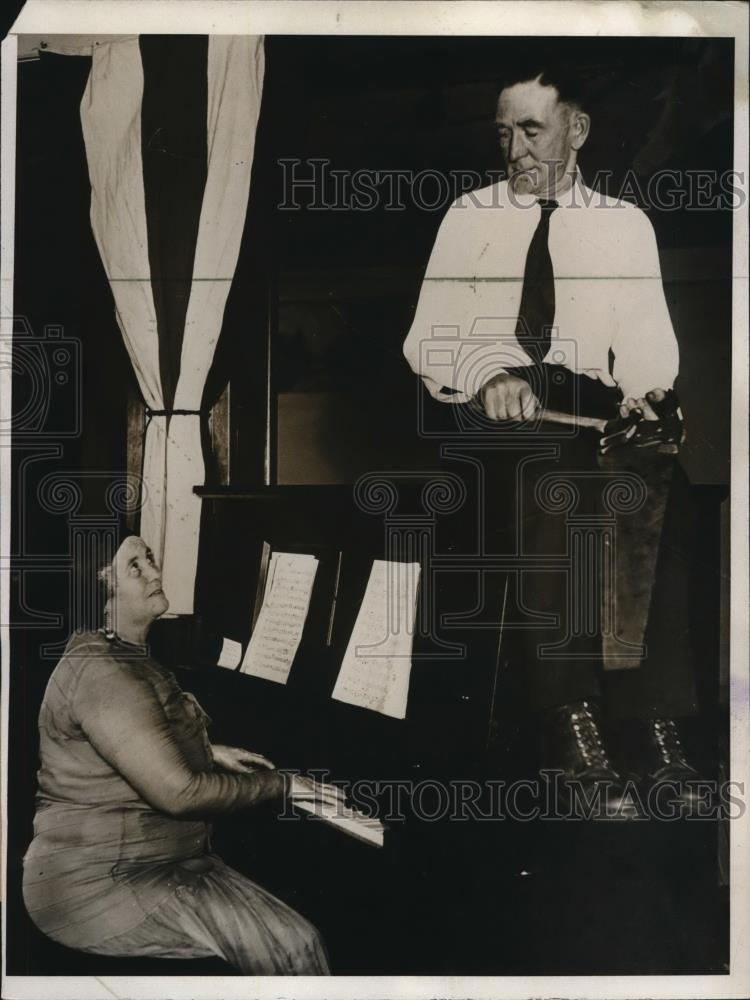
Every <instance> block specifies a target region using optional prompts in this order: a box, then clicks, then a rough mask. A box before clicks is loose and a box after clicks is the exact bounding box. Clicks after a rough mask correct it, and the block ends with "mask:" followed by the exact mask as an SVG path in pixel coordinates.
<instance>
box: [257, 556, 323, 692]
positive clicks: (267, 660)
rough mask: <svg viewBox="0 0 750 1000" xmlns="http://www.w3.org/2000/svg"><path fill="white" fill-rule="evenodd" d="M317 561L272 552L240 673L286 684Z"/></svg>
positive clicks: (300, 636) (310, 558)
mask: <svg viewBox="0 0 750 1000" xmlns="http://www.w3.org/2000/svg"><path fill="white" fill-rule="evenodd" d="M317 569H318V560H317V559H316V558H315V556H312V555H305V554H302V553H296V552H274V554H273V555H272V556H271V561H270V563H269V567H268V579H267V581H266V592H265V596H264V598H263V606H262V608H261V610H260V614H259V615H258V620H257V622H256V623H255V628H254V630H253V634H252V636H251V637H250V642H249V644H248V647H247V650H246V651H245V658H244V660H243V661H242V673H245V674H253V675H254V676H255V677H264V678H265V679H266V680H269V681H276V683H277V684H286V682H287V680H288V679H289V671H290V670H291V669H292V663H293V662H294V657H295V655H296V653H297V649H298V647H299V644H300V639H301V638H302V630H303V629H304V627H305V619H306V618H307V611H308V608H309V606H310V595H311V594H312V588H313V584H314V582H315V573H316V571H317Z"/></svg>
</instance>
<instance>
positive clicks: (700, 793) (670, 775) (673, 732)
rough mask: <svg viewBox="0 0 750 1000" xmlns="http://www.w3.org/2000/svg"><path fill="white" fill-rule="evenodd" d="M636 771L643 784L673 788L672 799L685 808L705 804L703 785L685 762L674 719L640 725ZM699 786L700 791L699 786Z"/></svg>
mask: <svg viewBox="0 0 750 1000" xmlns="http://www.w3.org/2000/svg"><path fill="white" fill-rule="evenodd" d="M640 729H641V732H640V734H639V735H640V740H639V746H638V747H637V750H636V752H637V753H638V755H639V759H640V767H639V771H640V774H641V779H642V781H643V783H644V784H646V785H648V786H650V787H651V788H653V787H654V786H655V785H658V784H669V785H671V786H673V787H674V800H676V801H680V802H683V803H684V804H685V805H687V806H696V805H698V803H699V802H705V801H706V796H707V792H706V784H705V782H704V781H703V779H702V777H701V775H700V773H699V772H698V770H697V769H696V768H695V767H693V765H692V764H691V763H690V762H689V761H688V759H687V755H686V753H685V749H684V747H683V745H682V741H681V739H680V733H679V730H678V728H677V723H676V722H675V720H674V719H667V718H658V719H648V720H647V721H646V722H643V723H642V724H641V727H640ZM701 784H702V788H701V787H699V786H700V785H701Z"/></svg>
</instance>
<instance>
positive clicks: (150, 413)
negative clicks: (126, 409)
mask: <svg viewBox="0 0 750 1000" xmlns="http://www.w3.org/2000/svg"><path fill="white" fill-rule="evenodd" d="M209 413H210V410H152V409H151V408H150V407H148V406H147V407H146V423H145V424H144V427H143V440H144V441H145V440H146V431H147V430H148V425H149V424H150V423H151V418H152V417H204V416H207V415H208V414H209Z"/></svg>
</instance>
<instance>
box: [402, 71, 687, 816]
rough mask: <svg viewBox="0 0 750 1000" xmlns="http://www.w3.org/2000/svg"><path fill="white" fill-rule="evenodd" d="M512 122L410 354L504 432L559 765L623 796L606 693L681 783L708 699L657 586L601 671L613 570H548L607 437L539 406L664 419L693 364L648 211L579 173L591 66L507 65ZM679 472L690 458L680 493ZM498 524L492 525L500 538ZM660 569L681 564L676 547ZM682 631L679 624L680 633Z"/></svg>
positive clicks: (645, 756) (525, 588)
mask: <svg viewBox="0 0 750 1000" xmlns="http://www.w3.org/2000/svg"><path fill="white" fill-rule="evenodd" d="M496 126H497V133H498V138H499V143H500V148H501V151H502V154H503V157H504V159H505V162H506V167H507V177H508V179H507V181H503V182H501V183H497V184H493V185H492V186H490V187H487V188H484V189H482V190H480V191H475V192H472V193H471V194H470V195H465V196H463V197H462V198H460V199H459V200H458V201H457V202H455V203H454V204H453V205H452V206H451V208H450V209H449V211H448V213H447V214H446V216H445V218H444V220H443V222H442V225H441V227H440V230H439V233H438V236H437V239H436V241H435V245H434V248H433V251H432V255H431V257H430V260H429V264H428V266H427V270H426V273H425V277H424V282H423V285H422V290H421V294H420V299H419V304H418V307H417V311H416V315H415V318H414V322H413V325H412V328H411V330H410V332H409V335H408V337H407V338H406V342H405V344H404V354H405V356H406V358H407V360H408V362H409V364H410V365H411V367H412V369H413V370H414V371H415V372H416V373H417V374H418V375H420V376H421V377H422V379H423V381H424V383H425V385H426V387H427V390H428V391H429V394H430V396H431V397H433V399H435V400H437V401H438V402H439V403H442V404H453V407H452V408H451V409H452V412H453V414H454V415H456V417H457V421H456V424H455V425H454V427H458V426H459V425H460V426H461V427H463V428H464V429H465V428H466V427H467V426H470V428H473V429H474V430H476V427H477V417H476V415H475V417H474V419H473V421H471V420H469V421H468V423H467V419H463V421H462V419H460V416H459V415H460V414H461V411H462V409H463V410H464V411H466V412H465V413H464V417H466V418H468V416H469V415H470V413H471V411H472V410H478V411H479V415H480V416H481V420H480V423H481V424H482V425H483V431H482V433H483V434H485V435H487V441H488V443H489V446H491V442H492V441H495V442H496V446H497V455H496V456H494V458H493V460H496V461H495V465H496V469H495V471H494V474H493V471H492V469H491V468H490V466H491V465H492V462H487V460H486V456H487V455H488V454H489V452H488V451H487V450H485V472H486V475H487V482H486V484H485V486H486V489H487V496H486V505H485V506H486V509H487V511H488V516H490V517H492V516H493V515H494V516H495V517H497V516H498V511H500V510H501V509H502V507H503V505H505V506H506V508H509V509H507V514H508V518H509V520H510V522H511V523H516V522H517V523H518V525H519V527H518V529H517V531H518V535H517V537H516V539H515V545H516V551H517V552H520V553H522V554H523V555H524V556H527V557H528V563H527V565H528V570H526V569H525V568H524V571H522V573H521V574H520V577H521V593H520V595H519V605H520V607H521V608H522V609H525V610H526V611H527V612H530V614H531V625H530V626H527V627H526V628H525V629H524V630H523V631H522V632H521V641H522V647H523V669H524V671H525V674H526V677H527V680H528V692H529V700H530V704H531V707H532V709H534V710H535V711H536V712H538V713H539V718H540V720H541V731H542V747H543V764H544V765H545V766H546V767H549V768H559V769H561V770H562V771H563V772H564V773H565V775H566V776H567V778H568V779H576V780H578V781H579V782H581V783H583V784H584V785H588V786H593V787H594V788H596V789H598V790H600V791H601V790H602V789H606V793H607V796H608V799H607V801H608V802H609V804H610V805H613V806H614V807H619V806H620V805H621V804H622V799H621V793H622V789H623V781H622V778H621V774H620V773H618V769H617V767H616V766H615V763H613V758H612V755H611V753H610V752H609V750H608V747H607V732H606V729H605V727H604V720H603V718H602V707H603V705H604V706H606V709H607V714H608V715H617V716H619V717H621V718H623V719H624V718H627V719H628V720H629V722H628V725H627V726H625V729H626V731H627V732H629V733H630V734H631V750H632V754H631V756H630V758H629V759H628V761H627V762H626V766H627V767H628V769H631V768H632V770H633V772H635V773H640V775H641V776H642V777H643V778H644V780H647V781H649V782H653V781H654V780H664V779H667V778H668V779H671V780H675V781H677V782H680V783H682V787H683V789H684V788H686V787H687V786H685V785H684V782H686V781H687V780H688V779H691V778H696V777H697V774H696V772H695V770H694V769H693V768H692V767H691V765H690V764H689V763H688V761H687V760H686V758H685V753H684V750H683V748H682V745H681V743H680V737H679V734H678V732H677V726H676V721H675V720H676V718H677V717H680V716H688V715H691V714H694V713H695V712H696V695H695V689H694V685H693V679H692V676H691V671H690V667H689V665H688V659H689V651H688V650H687V649H685V648H682V647H681V646H680V642H679V641H677V642H676V644H674V645H672V644H671V640H670V633H669V631H668V630H667V626H668V625H671V626H673V627H674V626H675V625H676V624H677V623H675V621H674V618H672V621H671V622H669V623H667V622H666V621H665V620H664V616H663V615H662V616H661V620H657V619H659V618H660V616H659V613H658V609H659V604H660V601H661V604H662V605H663V604H664V603H665V600H664V595H663V593H662V596H661V597H659V595H658V593H657V594H656V595H655V597H654V599H653V601H652V604H651V609H652V613H651V616H650V620H649V626H648V631H647V635H646V639H647V643H646V645H647V650H648V651H647V655H646V657H645V658H644V659H643V661H642V662H641V664H640V666H639V667H638V668H637V669H633V670H626V671H625V670H621V671H611V672H607V676H606V677H601V676H600V669H599V668H600V666H601V635H600V634H585V630H583V634H581V630H579V634H575V632H576V630H575V628H572V627H571V623H572V622H573V620H574V619H575V616H576V614H577V613H578V611H579V610H580V600H579V598H581V599H582V600H583V602H584V603H585V602H586V601H589V602H598V601H599V581H598V579H596V578H591V579H588V580H586V581H585V582H584V589H585V593H584V594H583V595H582V596H581V595H580V594H579V595H578V597H576V595H574V594H573V590H574V588H575V586H576V584H581V579H579V580H577V581H576V582H575V583H574V585H573V586H572V587H569V586H568V584H567V582H566V577H565V575H564V574H563V573H561V572H559V571H556V570H554V569H547V570H546V571H545V568H544V566H543V563H544V558H545V557H546V556H550V555H558V556H564V555H565V554H566V545H567V542H566V538H567V535H566V519H565V516H564V514H560V513H557V514H556V513H555V505H554V502H553V501H554V497H553V496H552V495H551V494H548V495H546V496H545V489H546V488H548V487H550V488H551V486H552V484H553V483H555V482H557V483H567V484H568V486H569V487H570V489H571V490H572V491H573V492H574V493H575V495H576V496H577V498H578V501H577V503H578V506H577V508H576V511H575V513H576V514H577V515H579V516H580V515H582V514H583V515H587V514H593V513H595V512H596V510H597V509H599V508H601V503H602V501H601V493H602V480H603V479H606V473H603V472H602V469H601V468H600V467H599V465H598V464H597V457H596V452H597V444H598V440H597V437H596V435H595V434H593V432H591V431H589V432H586V431H578V432H577V433H571V429H570V428H569V427H566V428H564V429H563V430H562V431H561V429H560V427H558V426H554V425H552V424H550V423H546V422H544V421H543V420H542V421H541V422H539V420H538V419H537V418H538V417H539V415H540V414H542V410H543V409H545V408H547V409H551V410H552V409H554V410H557V411H567V412H568V413H577V414H579V415H589V416H592V417H600V418H605V419H609V418H615V417H617V416H618V413H619V415H620V416H621V417H622V418H625V417H627V416H628V414H632V413H633V411H636V410H639V411H640V413H642V414H643V417H644V418H645V419H646V420H655V419H656V418H657V414H656V413H655V412H654V409H652V406H651V402H653V403H654V405H656V400H659V399H661V398H662V397H663V396H664V393H665V391H666V390H670V389H672V385H673V382H674V379H675V377H676V375H677V371H678V348H677V342H676V339H675V334H674V331H673V328H672V323H671V320H670V316H669V311H668V309H667V304H666V301H665V297H664V291H663V288H662V281H661V272H660V265H659V256H658V250H657V245H656V239H655V237H654V232H653V229H652V227H651V224H650V222H649V220H648V218H647V216H646V215H645V214H644V213H643V212H642V211H640V210H639V209H638V208H636V207H635V206H634V205H632V204H629V203H627V202H624V201H621V200H617V199H614V198H609V197H605V196H603V195H601V194H599V193H597V192H595V191H592V190H590V189H589V188H587V187H586V186H585V185H584V183H583V180H582V178H581V175H580V173H579V171H578V168H577V162H576V161H577V156H578V152H579V150H580V149H581V147H582V146H583V145H584V143H585V142H586V139H587V136H588V134H589V129H590V126H591V120H590V117H589V114H588V113H587V112H586V105H585V102H584V101H583V99H582V97H581V94H580V92H579V91H578V90H577V89H576V82H575V80H573V79H571V78H570V77H567V78H566V75H565V74H564V73H559V72H555V71H552V70H550V69H549V68H548V69H547V70H540V69H538V68H534V69H533V70H531V71H526V72H525V71H521V72H519V73H517V75H515V76H514V77H512V78H508V79H507V81H506V83H505V84H504V85H503V87H502V89H501V91H500V95H499V100H498V104H497V115H496ZM654 390H656V394H655V395H654V396H652V395H650V394H651V392H652V391H654ZM456 404H458V406H456ZM430 405H432V404H430ZM467 408H468V410H467ZM447 412H448V408H446V410H445V411H444V413H447ZM534 431H538V432H539V433H534ZM550 444H552V448H551V450H550ZM509 455H510V456H513V462H514V463H515V464H514V465H513V467H512V470H510V466H509V464H508V457H509ZM498 467H499V468H498ZM680 476H681V471H680V470H679V469H678V470H675V480H676V482H677V487H676V488H678V489H679V488H682V487H683V486H684V482H683V480H682V479H681V478H680ZM511 492H513V493H514V495H513V496H512V497H511V498H510V500H509V493H511ZM671 503H672V507H673V508H674V504H675V499H674V491H673V496H672V501H671ZM514 504H515V505H516V506H515V508H514ZM668 513H669V511H668ZM668 521H669V523H668V524H667V525H666V526H665V529H664V531H665V534H666V533H668V532H670V531H671V532H675V531H678V530H679V528H676V527H675V525H676V522H675V519H674V517H671V520H670V519H669V518H668ZM494 530H495V528H494V527H493V525H492V524H491V523H488V524H487V525H485V533H486V536H488V537H494V536H493V531H494ZM673 541H674V540H673ZM663 547H664V546H663ZM667 547H668V546H667ZM667 575H668V574H667ZM659 577H660V579H661V580H662V581H663V580H664V579H665V578H666V577H665V572H664V565H663V559H662V563H661V564H660V574H659ZM633 583H634V581H627V580H619V581H618V587H620V588H622V587H628V586H632V585H633ZM658 586H661V587H662V591H663V588H664V584H663V582H662V583H661V584H660V583H659V581H658V580H657V590H658ZM576 600H578V605H576ZM668 606H669V604H668V602H667V607H668ZM577 609H578V610H577ZM673 614H677V615H679V611H678V610H676V609H674V608H673ZM535 619H536V620H535ZM540 622H541V624H540ZM551 622H556V623H557V625H556V626H555V625H552V624H550V623H551ZM681 628H682V626H681V625H679V624H677V627H676V628H674V635H676V636H678V638H679V637H680V635H681V632H680V630H681ZM605 680H606V681H607V684H606V691H603V681H605ZM604 694H606V695H607V696H608V697H607V698H606V699H604V700H603V695H604ZM634 732H637V733H639V736H638V738H637V739H635V740H632V734H633V733H634ZM621 770H622V769H621ZM686 794H687V793H686Z"/></svg>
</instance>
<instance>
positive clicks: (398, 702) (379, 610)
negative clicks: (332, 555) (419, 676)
mask: <svg viewBox="0 0 750 1000" xmlns="http://www.w3.org/2000/svg"><path fill="white" fill-rule="evenodd" d="M419 570H420V567H419V563H400V562H386V561H383V560H380V559H376V560H375V561H374V562H373V564H372V570H371V572H370V579H369V580H368V583H367V589H366V591H365V596H364V598H363V600H362V606H361V607H360V609H359V614H358V615H357V620H356V622H355V624H354V629H353V631H352V634H351V638H350V639H349V644H348V646H347V649H346V653H345V654H344V659H343V662H342V664H341V670H340V671H339V676H338V678H337V680H336V686H335V687H334V689H333V697H334V698H336V699H337V701H344V702H347V703H348V704H350V705H359V706H361V707H362V708H369V709H370V710H371V711H373V712H381V713H382V714H383V715H389V716H391V717H392V718H394V719H403V718H405V717H406V702H407V698H408V695H409V675H410V673H411V650H412V639H413V635H414V621H415V618H416V610H417V584H418V582H419Z"/></svg>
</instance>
